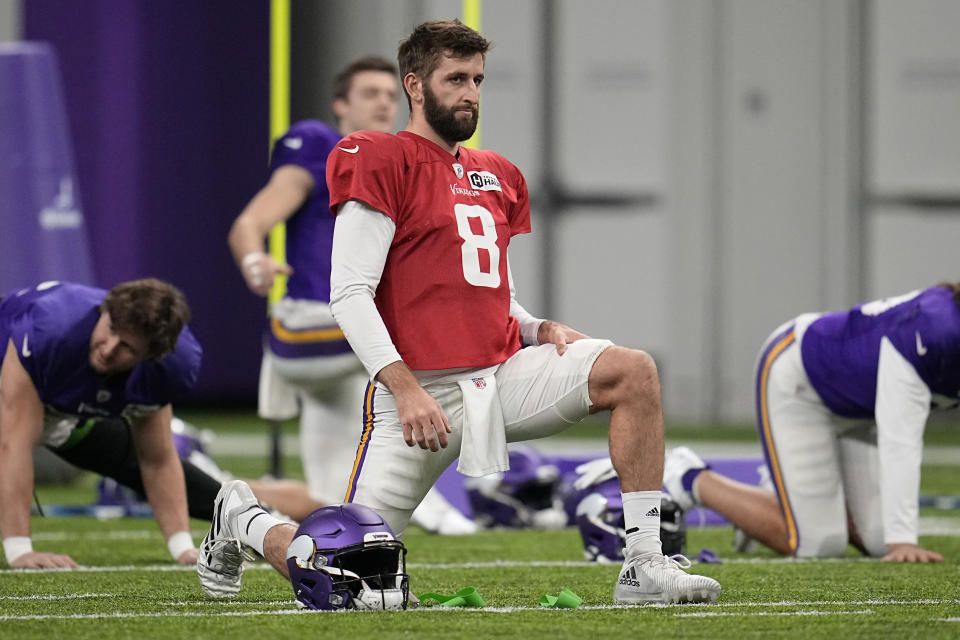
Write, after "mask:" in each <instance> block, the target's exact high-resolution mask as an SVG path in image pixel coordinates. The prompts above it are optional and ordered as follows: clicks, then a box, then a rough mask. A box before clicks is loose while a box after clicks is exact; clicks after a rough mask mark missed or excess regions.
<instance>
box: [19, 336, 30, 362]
mask: <svg viewBox="0 0 960 640" xmlns="http://www.w3.org/2000/svg"><path fill="white" fill-rule="evenodd" d="M29 337H30V336H29V335H27V334H24V335H23V346H22V347H20V353H22V354H23V357H24V358H29V357H30V356H32V355H33V351H30V347H28V346H27V339H28V338H29Z"/></svg>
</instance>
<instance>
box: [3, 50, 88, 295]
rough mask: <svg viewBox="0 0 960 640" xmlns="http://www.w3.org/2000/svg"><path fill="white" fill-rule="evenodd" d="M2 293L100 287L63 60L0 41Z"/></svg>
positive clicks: (45, 52) (43, 52)
mask: <svg viewBox="0 0 960 640" xmlns="http://www.w3.org/2000/svg"><path fill="white" fill-rule="evenodd" d="M0 195H2V197H0V295H3V294H5V293H7V292H8V291H10V290H11V289H15V288H17V287H22V286H24V285H30V284H35V283H37V282H42V281H44V280H64V279H70V280H73V281H75V282H80V283H82V284H90V283H92V282H93V269H92V267H91V264H90V250H89V248H88V245H87V229H86V225H85V224H84V215H83V214H84V211H83V207H82V205H81V200H80V194H79V192H78V189H77V176H76V173H75V171H74V168H73V147H72V144H71V140H70V127H69V125H68V123H67V112H66V107H65V105H64V101H63V90H62V88H61V80H60V69H59V67H58V64H57V56H56V53H55V52H54V50H53V47H51V46H50V45H48V44H45V43H42V42H15V43H7V44H0Z"/></svg>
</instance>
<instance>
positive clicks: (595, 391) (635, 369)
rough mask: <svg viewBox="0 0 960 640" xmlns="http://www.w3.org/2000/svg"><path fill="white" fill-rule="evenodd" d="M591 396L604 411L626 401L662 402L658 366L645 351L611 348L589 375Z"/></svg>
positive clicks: (603, 354) (600, 357) (599, 358)
mask: <svg viewBox="0 0 960 640" xmlns="http://www.w3.org/2000/svg"><path fill="white" fill-rule="evenodd" d="M590 397H591V399H593V400H594V404H595V405H596V406H597V407H598V408H601V409H609V408H613V407H615V406H616V405H618V404H621V403H623V402H625V401H626V402H642V403H644V404H650V403H659V402H660V376H659V373H658V371H657V364H656V362H655V361H654V359H653V356H651V355H650V354H649V353H647V352H646V351H641V350H639V349H628V348H626V347H617V346H611V347H609V348H607V349H606V350H604V351H603V353H601V354H600V356H599V357H598V358H597V362H596V364H595V366H594V368H593V371H591V373H590Z"/></svg>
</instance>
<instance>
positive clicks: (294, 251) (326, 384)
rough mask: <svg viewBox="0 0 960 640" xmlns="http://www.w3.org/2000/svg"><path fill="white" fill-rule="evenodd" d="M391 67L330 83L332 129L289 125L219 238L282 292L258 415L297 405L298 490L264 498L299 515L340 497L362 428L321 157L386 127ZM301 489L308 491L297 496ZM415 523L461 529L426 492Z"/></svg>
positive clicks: (261, 291) (259, 288) (353, 71)
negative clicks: (336, 291) (277, 230)
mask: <svg viewBox="0 0 960 640" xmlns="http://www.w3.org/2000/svg"><path fill="white" fill-rule="evenodd" d="M397 93H398V82H397V69H396V67H395V66H394V65H393V64H392V63H391V62H389V61H388V60H385V59H382V58H373V57H370V58H360V59H358V60H356V61H354V62H353V63H351V64H350V65H349V66H347V67H346V68H345V69H344V70H343V71H342V72H341V73H340V74H339V75H338V77H337V80H336V83H335V85H334V98H335V99H334V101H333V105H332V106H333V112H334V114H335V115H336V118H337V128H336V129H334V128H333V127H330V126H328V125H326V124H324V123H323V122H320V121H317V120H304V121H301V122H297V123H295V124H294V125H293V126H292V127H291V128H290V130H289V131H287V132H286V133H285V134H284V135H283V136H281V137H280V139H278V140H277V142H276V144H275V145H274V148H273V155H272V157H271V160H270V172H271V175H270V180H269V181H268V182H267V184H266V186H264V187H263V188H262V189H261V190H260V191H259V192H258V193H257V194H256V195H255V196H254V197H253V199H252V200H251V201H250V203H249V204H248V205H247V206H246V208H244V210H243V211H242V212H241V214H240V216H239V217H238V218H237V220H236V221H235V222H234V224H233V227H232V229H231V230H230V236H229V238H228V240H229V244H230V249H231V251H232V253H233V256H234V259H235V260H236V263H237V266H238V267H239V268H240V271H241V273H242V274H243V277H244V280H245V281H246V283H247V286H248V287H249V288H250V290H251V291H252V292H254V293H256V294H257V295H261V296H262V295H266V294H267V293H268V292H269V291H270V289H271V288H272V287H273V283H274V278H275V277H276V276H277V275H278V274H286V275H288V276H289V279H288V281H287V290H286V294H285V296H284V297H283V299H282V300H280V301H279V302H277V303H276V304H274V305H273V306H272V308H271V309H270V328H269V331H268V333H267V340H266V344H265V346H264V357H263V363H262V366H261V371H260V393H259V403H258V404H259V407H258V410H259V413H260V416H261V417H263V418H267V419H273V420H285V419H288V418H292V417H294V416H296V415H297V413H298V412H299V413H300V451H301V458H302V461H303V468H304V475H305V476H306V482H307V487H306V489H307V491H306V492H300V493H296V492H295V493H293V494H291V495H288V496H286V497H283V492H280V491H277V492H274V495H273V501H272V504H273V506H275V507H277V508H279V509H280V510H281V511H283V512H284V513H286V514H288V515H290V516H291V517H293V518H295V519H297V520H300V519H302V518H304V517H306V516H307V515H308V514H309V513H311V512H312V511H313V510H314V509H316V508H317V507H319V506H322V505H323V504H328V503H335V502H340V501H342V500H343V499H344V496H345V495H346V491H347V479H348V477H349V474H350V469H351V466H352V464H353V459H354V455H355V453H356V450H357V443H358V442H359V441H360V435H361V432H362V428H363V423H362V421H363V417H362V409H363V403H364V398H363V393H364V389H365V388H366V382H367V376H366V373H365V372H364V369H363V366H362V365H361V364H360V361H359V360H358V359H357V357H356V356H355V355H354V354H353V351H351V349H350V345H349V344H348V343H347V341H346V338H344V336H343V332H342V331H340V328H339V327H338V326H337V323H336V322H335V321H334V319H333V316H332V315H331V314H330V309H329V306H328V305H329V302H330V252H331V248H332V244H333V225H334V221H335V218H334V216H333V214H331V213H330V194H329V192H328V190H327V181H326V166H327V155H328V154H329V153H330V151H331V150H332V149H334V147H335V146H336V144H337V142H338V141H339V140H340V139H341V138H342V137H343V136H344V135H346V134H349V133H353V132H355V131H360V130H375V131H392V130H393V126H394V120H395V119H396V114H397ZM283 222H285V223H286V260H287V264H281V263H279V262H277V261H276V260H275V259H274V258H273V257H272V256H270V255H269V254H267V253H265V252H264V250H263V249H264V240H265V239H266V237H267V234H268V233H269V232H270V230H271V229H272V228H273V227H274V226H276V225H277V224H280V223H283ZM307 493H309V495H307ZM427 502H428V504H427V505H426V507H430V506H432V507H433V508H432V509H431V508H424V509H421V510H420V511H419V512H418V516H419V518H420V519H419V520H418V523H419V524H422V525H424V526H426V527H427V528H429V529H432V530H439V531H441V532H446V533H471V532H473V531H474V530H475V527H474V526H473V523H472V522H470V521H469V520H466V519H465V518H463V517H462V516H461V515H460V513H459V512H458V511H456V510H455V509H454V508H452V507H451V506H449V505H448V504H447V503H446V501H445V500H444V499H443V498H442V497H441V496H440V495H439V494H438V493H436V492H431V494H430V496H429V497H428V501H427Z"/></svg>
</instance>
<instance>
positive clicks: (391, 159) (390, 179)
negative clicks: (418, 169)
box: [327, 131, 405, 222]
mask: <svg viewBox="0 0 960 640" xmlns="http://www.w3.org/2000/svg"><path fill="white" fill-rule="evenodd" d="M404 165H405V162H404V155H403V151H402V149H401V147H400V144H399V139H398V138H397V137H396V136H393V135H390V134H388V133H379V132H374V131H359V132H357V133H352V134H350V135H349V136H347V137H346V138H344V139H343V140H341V141H340V142H339V143H338V144H337V145H336V146H335V147H334V148H333V150H331V151H330V156H329V157H328V158H327V188H328V189H329V190H330V210H331V211H332V212H333V213H334V215H336V214H337V210H338V208H339V207H340V205H342V204H344V203H345V202H348V201H350V200H360V201H361V202H364V203H366V204H367V205H369V206H371V207H373V208H374V209H376V210H377V211H380V212H381V213H383V214H385V215H386V216H387V217H389V218H390V219H391V220H393V221H394V222H397V217H398V215H399V213H400V206H401V203H402V202H403V173H404Z"/></svg>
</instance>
